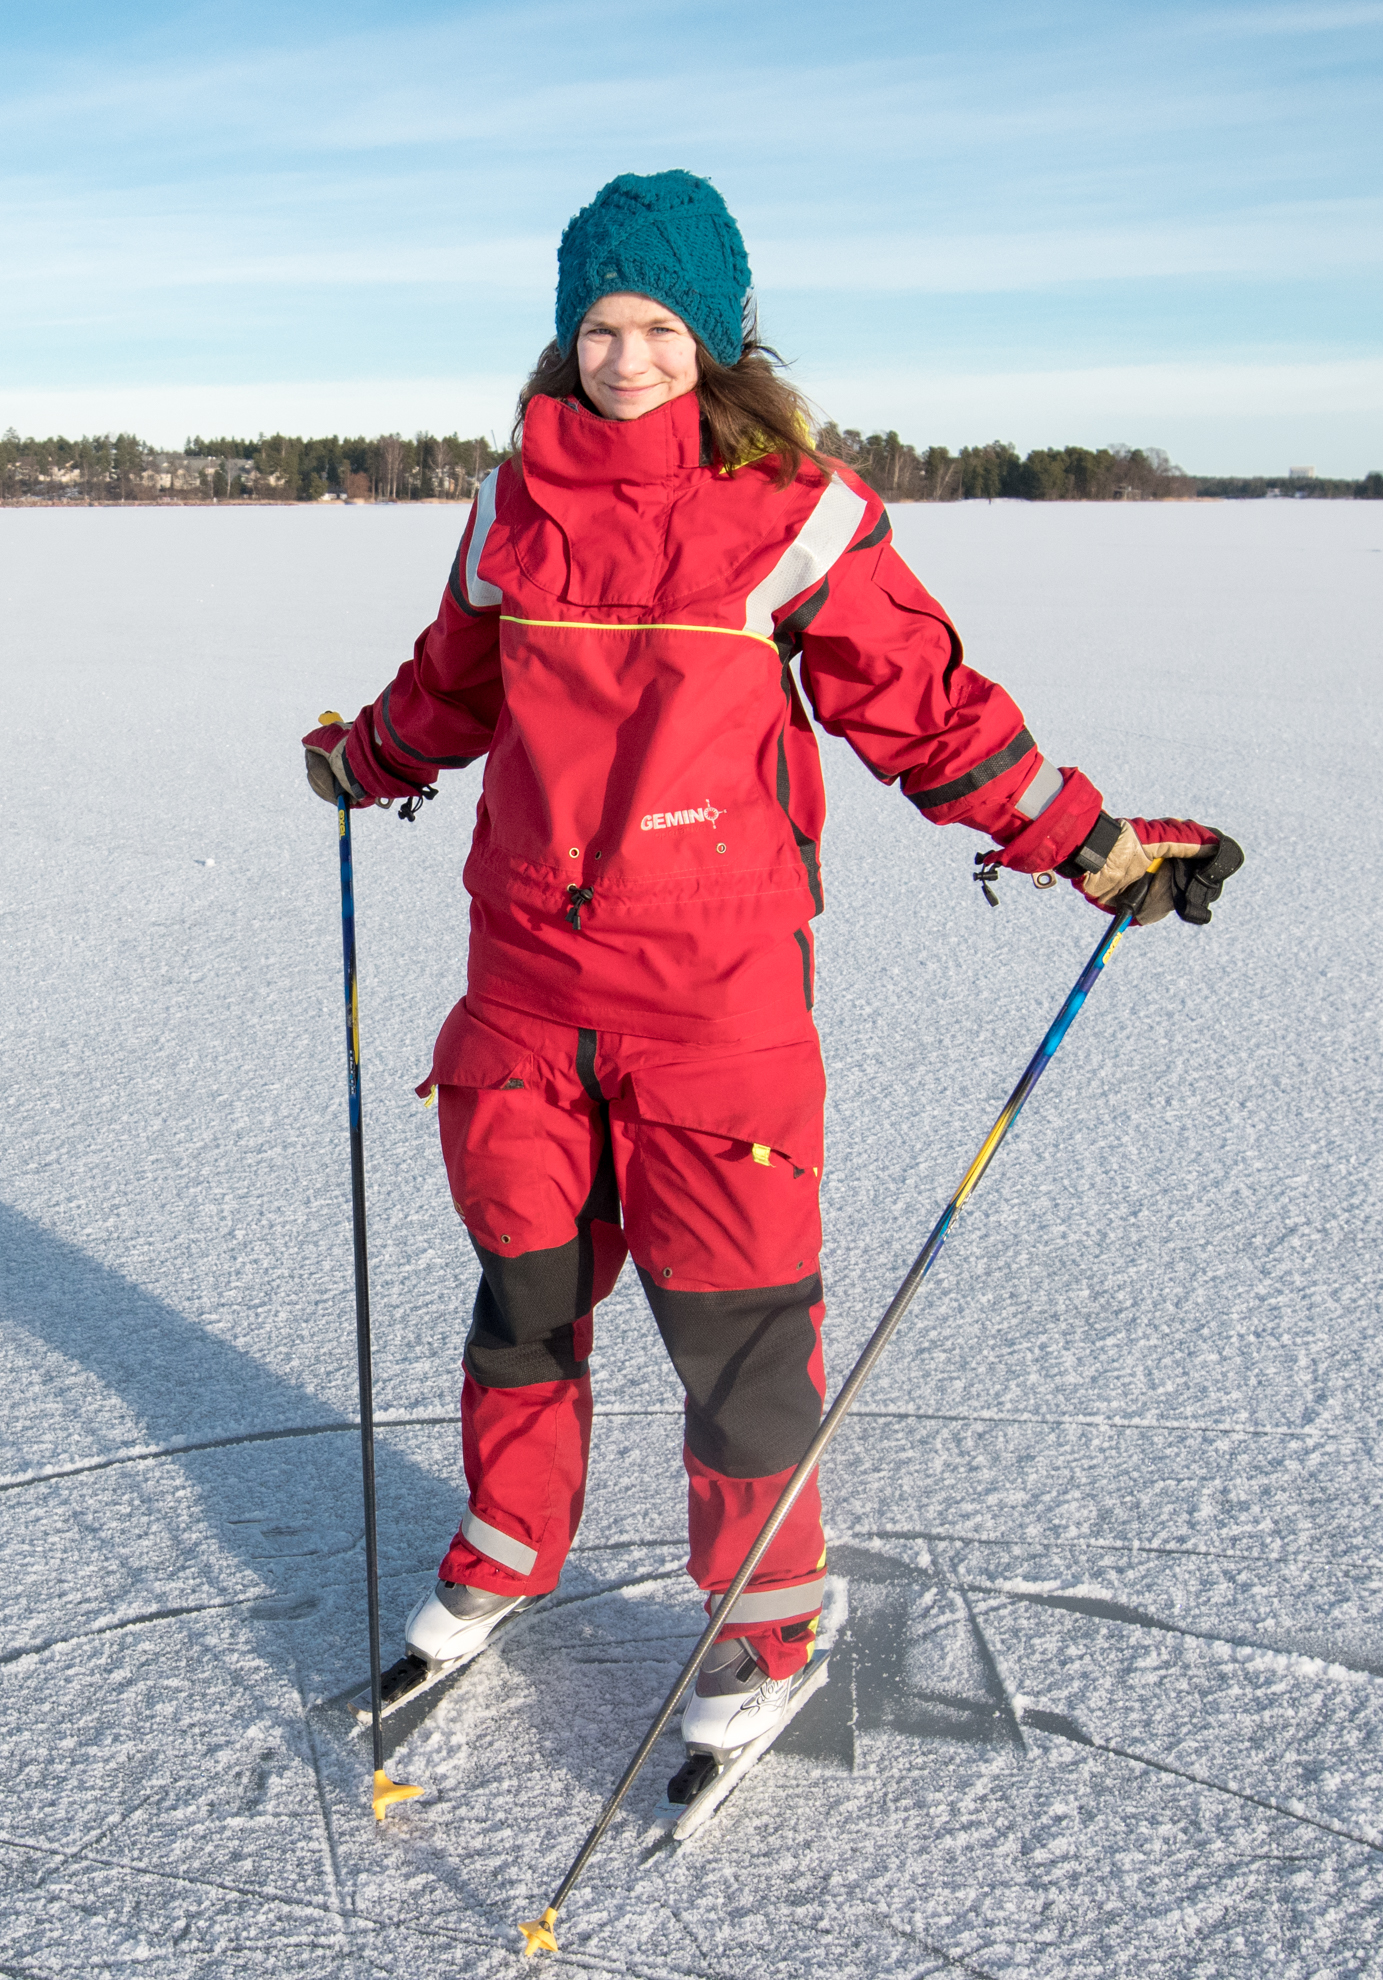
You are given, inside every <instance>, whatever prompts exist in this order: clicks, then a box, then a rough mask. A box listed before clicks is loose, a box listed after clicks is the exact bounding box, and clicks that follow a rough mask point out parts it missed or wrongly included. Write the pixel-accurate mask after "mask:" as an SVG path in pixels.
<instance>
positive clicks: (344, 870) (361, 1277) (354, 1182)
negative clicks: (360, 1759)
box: [336, 794, 384, 1773]
mask: <svg viewBox="0 0 1383 1980" xmlns="http://www.w3.org/2000/svg"><path fill="white" fill-rule="evenodd" d="M336 821H337V834H338V840H339V844H340V850H341V948H342V960H343V962H344V965H345V983H346V1077H347V1087H348V1092H349V1095H350V1124H351V1232H352V1236H353V1238H354V1243H355V1359H356V1368H357V1371H358V1373H359V1377H360V1477H361V1483H362V1486H363V1489H364V1497H365V1581H366V1598H367V1605H368V1608H369V1616H370V1729H371V1732H372V1734H373V1736H374V1766H375V1772H376V1773H379V1772H380V1771H381V1769H382V1768H383V1766H384V1728H383V1726H382V1725H381V1723H380V1712H381V1709H382V1706H383V1696H382V1685H381V1678H380V1668H381V1665H380V1651H379V1548H378V1544H377V1541H376V1537H375V1396H374V1375H373V1371H372V1367H371V1358H370V1264H369V1257H368V1253H367V1249H366V1243H365V1134H364V1127H363V1123H362V1119H361V1107H360V987H359V983H358V981H357V978H356V968H355V875H354V869H353V867H352V864H351V813H350V806H349V804H348V803H347V801H346V798H345V796H344V794H343V795H341V796H338V798H337V800H336Z"/></svg>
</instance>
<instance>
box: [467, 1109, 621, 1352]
mask: <svg viewBox="0 0 1383 1980" xmlns="http://www.w3.org/2000/svg"><path fill="white" fill-rule="evenodd" d="M593 1219H598V1220H599V1221H600V1222H602V1223H607V1224H618V1223H619V1191H618V1189H617V1188H616V1186H615V1164H614V1158H613V1156H612V1155H611V1153H610V1136H609V1129H608V1125H607V1128H606V1135H605V1146H604V1148H603V1149H602V1150H601V1155H600V1161H599V1163H598V1164H597V1167H596V1172H595V1180H594V1181H593V1182H592V1184H591V1193H590V1195H589V1196H588V1197H587V1198H586V1201H585V1202H584V1203H583V1204H582V1206H581V1208H580V1210H579V1211H578V1212H577V1217H576V1236H575V1237H574V1238H572V1239H571V1240H570V1241H569V1242H568V1243H567V1244H556V1245H552V1246H550V1247H548V1248H547V1249H546V1250H543V1251H524V1252H521V1253H520V1254H519V1256H518V1257H517V1258H507V1257H506V1256H505V1255H504V1254H503V1252H496V1251H487V1250H486V1249H485V1246H484V1245H483V1244H478V1243H477V1242H476V1239H475V1237H474V1236H472V1238H471V1243H472V1244H473V1245H475V1254H476V1257H477V1258H478V1259H479V1260H480V1271H481V1279H480V1285H479V1288H478V1290H477V1292H476V1295H475V1311H474V1313H473V1315H472V1318H471V1330H470V1332H469V1334H468V1335H467V1336H466V1348H465V1363H466V1369H467V1372H468V1373H469V1374H471V1375H472V1376H474V1378H475V1380H476V1381H477V1382H482V1383H483V1384H484V1385H485V1387H486V1388H487V1389H526V1388H530V1387H531V1386H532V1384H533V1383H535V1382H562V1381H571V1380H573V1379H574V1378H575V1377H576V1376H578V1375H584V1374H585V1373H586V1371H587V1369H588V1368H589V1367H590V1363H589V1362H588V1361H578V1360H577V1358H576V1355H575V1352H574V1349H573V1343H572V1323H573V1321H576V1320H580V1319H582V1318H583V1317H584V1315H586V1314H587V1313H589V1312H590V1310H591V1297H592V1293H593V1291H594V1288H595V1250H594V1247H593V1245H592V1243H591V1222H592V1220H593Z"/></svg>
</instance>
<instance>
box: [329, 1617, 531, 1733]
mask: <svg viewBox="0 0 1383 1980" xmlns="http://www.w3.org/2000/svg"><path fill="white" fill-rule="evenodd" d="M536 1600H537V1597H536V1596H534V1595H492V1594H490V1593H489V1591H488V1590H486V1589H483V1588H467V1587H465V1586H464V1584H462V1583H461V1582H453V1581H439V1582H438V1583H437V1586H436V1587H435V1588H434V1589H433V1590H432V1592H431V1593H430V1594H428V1595H425V1596H424V1597H423V1599H422V1601H421V1602H419V1603H418V1604H417V1606H416V1608H415V1609H414V1610H413V1612H412V1614H411V1615H410V1616H409V1618H408V1622H407V1624H406V1625H405V1628H404V1642H405V1644H406V1646H407V1647H406V1649H405V1651H404V1654H403V1656H402V1657H400V1658H399V1660H398V1662H397V1663H395V1664H391V1665H390V1666H389V1669H388V1670H387V1671H385V1673H384V1676H383V1679H382V1683H381V1692H382V1697H381V1716H382V1717H385V1718H387V1717H388V1715H389V1714H390V1713H391V1712H395V1711H397V1710H398V1708H399V1706H400V1705H403V1704H406V1703H407V1702H408V1700H409V1699H411V1698H416V1697H417V1696H418V1695H419V1693H421V1692H424V1691H428V1690H430V1689H431V1687H432V1686H433V1685H434V1684H439V1683H440V1682H441V1680H442V1679H443V1678H445V1677H450V1675H451V1673H452V1672H453V1671H459V1670H460V1669H462V1667H463V1666H464V1665H466V1664H469V1663H470V1662H471V1661H472V1660H473V1659H474V1658H476V1657H478V1656H479V1655H480V1653H481V1651H482V1650H483V1649H484V1648H485V1645H486V1644H487V1643H488V1642H489V1640H490V1638H491V1637H492V1636H493V1635H494V1633H495V1631H496V1630H497V1629H499V1628H501V1627H502V1625H504V1624H505V1623H507V1622H508V1621H509V1619H510V1618H511V1617H512V1616H516V1615H517V1614H518V1613H519V1611H520V1610H522V1609H527V1608H529V1607H531V1605H532V1604H533V1603H534V1602H535V1601H536ZM351 1710H352V1712H354V1714H355V1716H356V1718H357V1719H359V1720H360V1722H361V1724H362V1725H368V1724H369V1723H370V1717H371V1707H370V1690H369V1686H368V1685H367V1686H366V1687H365V1689H364V1691H362V1692H359V1693H358V1694H357V1695H356V1696H355V1697H354V1698H352V1700H351Z"/></svg>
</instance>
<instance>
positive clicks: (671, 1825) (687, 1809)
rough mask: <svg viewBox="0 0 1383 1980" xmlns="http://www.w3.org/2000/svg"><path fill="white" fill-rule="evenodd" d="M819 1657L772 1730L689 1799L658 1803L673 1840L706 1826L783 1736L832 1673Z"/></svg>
mask: <svg viewBox="0 0 1383 1980" xmlns="http://www.w3.org/2000/svg"><path fill="white" fill-rule="evenodd" d="M816 1661H817V1663H818V1665H819V1668H817V1669H814V1670H813V1671H812V1673H811V1675H810V1676H809V1677H808V1679H807V1681H806V1683H805V1684H804V1685H803V1686H802V1688H801V1690H800V1691H799V1692H798V1694H797V1696H796V1697H795V1698H794V1699H793V1701H792V1704H791V1705H790V1706H789V1707H788V1709H787V1711H786V1712H785V1713H784V1715H783V1717H782V1718H781V1719H780V1720H779V1721H778V1724H777V1725H776V1726H775V1727H774V1728H773V1730H772V1732H766V1733H761V1734H760V1735H759V1737H758V1738H757V1739H751V1740H750V1742H749V1744H748V1745H747V1746H742V1747H741V1748H740V1750H739V1752H738V1753H737V1754H736V1755H735V1756H734V1758H733V1759H732V1760H727V1761H726V1762H725V1764H724V1766H723V1767H721V1768H720V1770H719V1771H718V1772H717V1773H716V1774H715V1775H714V1776H713V1777H712V1778H711V1780H710V1781H709V1782H708V1783H707V1784H706V1786H705V1787H704V1788H702V1790H701V1792H700V1794H698V1795H697V1796H696V1797H695V1798H694V1799H693V1800H691V1801H688V1802H675V1801H667V1800H663V1801H662V1802H660V1803H659V1805H658V1808H657V1809H656V1811H655V1820H657V1821H658V1822H659V1823H660V1824H661V1825H662V1826H663V1827H664V1828H665V1829H670V1830H671V1832H672V1839H673V1841H674V1842H679V1843H682V1842H686V1841H688V1840H689V1838H690V1837H692V1836H694V1835H695V1834H696V1832H697V1830H698V1829H700V1828H704V1826H705V1825H706V1823H707V1822H709V1821H710V1819H711V1817H712V1815H714V1814H715V1812H716V1810H717V1808H719V1806H720V1804H721V1802H722V1801H724V1799H725V1797H726V1796H727V1795H728V1794H732V1793H733V1792H734V1790H735V1789H736V1788H737V1787H738V1786H739V1784H740V1782H741V1781H742V1780H743V1779H744V1777H745V1775H746V1774H747V1773H748V1772H749V1770H750V1768H751V1767H752V1766H753V1765H754V1763H755V1761H757V1760H760V1759H762V1757H763V1755H764V1754H765V1753H767V1751H768V1749H769V1748H770V1746H772V1744H773V1742H774V1741H775V1740H776V1739H781V1737H782V1735H783V1734H784V1733H785V1732H786V1731H787V1729H788V1727H789V1726H790V1725H791V1724H792V1722H793V1720H794V1719H795V1718H796V1717H797V1714H798V1713H799V1712H800V1711H801V1710H802V1707H803V1706H804V1705H805V1704H806V1702H807V1700H808V1699H809V1698H811V1697H812V1696H813V1695H814V1693H816V1692H818V1691H820V1689H821V1687H822V1685H823V1684H825V1682H826V1679H827V1677H828V1676H829V1675H830V1663H831V1660H830V1657H829V1655H827V1656H824V1657H821V1658H819V1659H818V1660H816Z"/></svg>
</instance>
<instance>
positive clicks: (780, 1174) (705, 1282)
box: [420, 994, 826, 1677]
mask: <svg viewBox="0 0 1383 1980" xmlns="http://www.w3.org/2000/svg"><path fill="white" fill-rule="evenodd" d="M433 1082H435V1084H436V1085H437V1088H438V1100H439V1115H440V1121H441V1132H442V1149H443V1153H444V1155H445V1157H446V1164H447V1174H448V1177H449V1179H450V1182H451V1191H452V1197H453V1199H454V1201H455V1203H456V1208H457V1210H458V1212H459V1213H460V1215H461V1216H462V1217H463V1218H464V1220H465V1223H466V1228H467V1230H468V1231H469V1233H470V1236H471V1241H472V1243H473V1244H474V1246H475V1249H476V1252H477V1255H478V1256H479V1259H480V1264H481V1271H482V1276H481V1281H480V1288H479V1291H478V1292H477V1294H476V1302H475V1314H474V1319H473V1321H472V1325H471V1330H470V1334H469V1336H468V1338H467V1341H466V1351H465V1370H466V1374H465V1386H464V1390H463V1393H462V1398H461V1423H462V1445H463V1451H464V1457H465V1466H466V1481H467V1484H468V1485H469V1487H470V1503H469V1505H468V1507H467V1511H466V1515H465V1518H464V1519H463V1520H462V1523H461V1528H460V1530H459V1532H458V1533H457V1535H456V1538H455V1539H454V1540H453V1541H452V1544H451V1548H450V1550H449V1551H448V1553H447V1555H446V1558H445V1560H444V1561H443V1562H442V1565H441V1569H440V1573H441V1574H442V1576H443V1577H444V1579H446V1580H448V1581H459V1582H464V1583H466V1584H468V1585H469V1586H471V1587H475V1588H486V1589H491V1590H494V1591H496V1592H504V1593H510V1592H519V1591H526V1592H531V1593H533V1594H541V1593H545V1592H546V1591H547V1590H548V1589H551V1588H554V1587H556V1585H557V1580H558V1577H559V1575H560V1574H561V1571H562V1564H563V1562H564V1561H565V1559H566V1556H567V1551H568V1549H569V1548H570V1546H571V1543H572V1540H573V1539H574V1537H575V1534H576V1529H577V1525H578V1523H579V1521H580V1518H581V1509H582V1505H583V1502H584V1498H585V1490H586V1468H587V1459H588V1455H589V1450H590V1428H591V1385H590V1374H589V1370H588V1365H587V1357H588V1355H589V1354H590V1351H591V1342H592V1314H593V1309H594V1307H595V1306H596V1305H597V1303H598V1302H599V1301H600V1300H602V1299H604V1298H605V1297H606V1295H607V1294H608V1293H609V1292H610V1291H611V1290H612V1288H613V1286H614V1283H615V1280H616V1279H617V1278H618V1276H619V1272H620V1269H621V1267H622V1265H623V1263H624V1260H625V1257H626V1255H629V1256H632V1257H633V1260H634V1263H635V1266H636V1268H637V1270H638V1273H639V1277H640V1279H641V1280H642V1282H643V1286H644V1290H645V1292H646V1293H647V1295H648V1300H649V1304H650V1306H651V1307H652V1309H653V1316H654V1319H655V1320H656V1321H657V1324H658V1327H659V1330H660V1332H661V1333H662V1336H663V1340H664V1343H665V1345H666V1347H667V1349H668V1352H669V1354H670V1355H671V1357H672V1360H673V1363H674V1365H675V1367H676V1369H677V1372H678V1374H679V1376H680V1377H681V1380H682V1383H683V1386H684V1388H685V1390H686V1414H685V1442H684V1461H685V1464H686V1468H687V1475H688V1480H689V1493H688V1498H689V1514H688V1518H689V1528H690V1541H691V1551H690V1559H689V1561H688V1563H687V1565H688V1569H689V1571H690V1573H691V1574H692V1576H693V1577H694V1579H695V1580H696V1583H697V1585H698V1586H699V1587H700V1588H701V1589H702V1590H704V1591H705V1593H706V1595H707V1597H708V1604H707V1606H708V1609H709V1606H710V1604H709V1598H710V1597H711V1596H713V1595H716V1594H718V1593H723V1592H724V1590H725V1589H726V1588H727V1587H728V1586H729V1583H730V1581H731V1579H732V1577H733V1575H734V1573H735V1571H736V1569H737V1568H738V1567H739V1565H740V1562H741V1561H742V1560H743V1558H744V1556H745V1554H746V1553H747V1552H748V1550H749V1547H750V1545H751V1543H752V1542H753V1540H754V1538H755V1537H756V1535H757V1533H758V1531H759V1529H760V1527H761V1526H762V1525H763V1522H764V1520H765V1519H766V1517H767V1516H768V1513H769V1511H770V1510H771V1508H772V1506H773V1504H774V1502H775V1500H776V1499H777V1497H778V1494H779V1492H780V1491H781V1489H782V1487H783V1485H784V1484H785V1483H786V1481H787V1479H788V1477H789V1476H790V1475H791V1472H792V1471H793V1469H794V1467H795V1466H796V1464H797V1462H798V1460H799V1459H800V1457H801V1455H802V1453H803V1451H804V1450H805V1449H806V1447H807V1444H808V1443H809V1441H810V1439H811V1437H812V1435H813V1433H814V1431H815V1429H816V1427H817V1424H818V1423H819V1421H820V1418H821V1402H822V1397H823V1394H824V1391H825V1376H824V1371H823V1366H822V1355H821V1322H822V1316H823V1312H824V1308H823V1305H822V1299H821V1279H820V1272H819V1252H820V1246H821V1219H820V1212H819V1209H818V1192H819V1186H820V1175H821V1161H822V1105H823V1101H824V1097H825V1079H824V1075H823V1073H822V1069H821V1052H820V1047H819V1045H818V1042H817V1037H816V1033H815V1030H814V1029H813V1028H812V1026H811V1021H810V1019H809V1018H808V1017H807V1016H806V1015H805V1014H803V1015H802V1016H801V1017H799V1018H797V1019H796V1020H795V1029H794V1030H792V1031H791V1032H789V1034H788V1035H787V1036H786V1037H774V1038H772V1039H770V1040H767V1041H762V1042H757V1043H756V1041H754V1040H752V1039H751V1040H746V1041H745V1042H744V1043H742V1044H741V1045H739V1046H736V1047H734V1048H726V1047H723V1046H716V1047H705V1046H701V1047H698V1046H694V1045H681V1044H668V1043H665V1042H662V1041H659V1040H656V1039H648V1038H636V1037H628V1036H620V1035H616V1034H611V1033H608V1032H600V1033H597V1032H595V1031H586V1030H581V1031H578V1030H575V1029H573V1028H569V1027H566V1026H562V1025H556V1024H552V1023H549V1022H547V1021H546V1020H544V1019H541V1018H531V1017H528V1016H527V1015H525V1014H524V1013H522V1012H519V1011H514V1010H511V1009H508V1008H507V1007H504V1006H500V1005H496V1004H492V1003H489V1002H488V1001H485V1000H482V999H480V998H477V997H476V996H475V995H474V994H472V995H471V996H469V997H468V998H467V999H466V1001H465V1002H464V1003H462V1004H459V1005H458V1006H457V1007H456V1009H455V1010H454V1011H453V1012H452V1014H451V1016H450V1017H449V1018H448V1020H447V1022H446V1025H445V1026H444V1027H443V1030H442V1034H441V1037H440V1038H439V1039H438V1041H437V1050H436V1053H435V1055H434V1060H433V1071H432V1075H431V1079H430V1082H429V1083H433ZM420 1090H422V1091H426V1088H423V1089H420ZM825 1562H826V1555H825V1543H824V1541H823V1538H822V1533H821V1505H820V1499H819V1496H818V1493H817V1488H816V1481H815V1479H813V1480H812V1481H811V1482H810V1483H809V1485H808V1486H807V1488H806V1490H805V1491H804V1492H803V1493H802V1495H801V1497H800V1498H799V1499H798V1501H797V1504H796V1506H795V1507H794V1508H793V1511H792V1514H791V1516H790V1518H789V1519H788V1520H787V1522H786V1523H785V1525H784V1526H783V1528H782V1530H781V1532H780V1533H779V1534H778V1535H777V1537H776V1538H775V1540H774V1543H773V1545H772V1546H771V1547H770V1548H769V1550H768V1553H767V1554H766V1555H765V1557H764V1559H763V1561H762V1562H761V1563H760V1565H759V1568H758V1570H757V1571H756V1573H755V1575H754V1577H753V1579H752V1581H751V1582H750V1584H749V1587H748V1588H747V1589H746V1590H745V1592H744V1594H743V1595H742V1596H741V1598H740V1599H739V1601H738V1602H737V1603H736V1604H735V1608H734V1611H733V1613H732V1614H731V1615H730V1616H728V1617H727V1618H726V1633H727V1634H728V1635H734V1636H744V1637H747V1638H748V1639H749V1641H750V1642H751V1644H752V1645H753V1647H754V1649H755V1650H756V1652H757V1653H758V1655H759V1656H760V1658H761V1659H762V1661H763V1662H764V1664H765V1665H766V1667H767V1668H768V1671H769V1673H770V1675H772V1676H775V1677H781V1676H784V1675H786V1674H787V1673H788V1672H789V1671H792V1670H795V1669H797V1668H799V1667H800V1666H801V1665H802V1664H803V1663H804V1662H805V1661H806V1658H807V1655H808V1653H809V1650H810V1644H811V1637H812V1634H813V1632H814V1630H815V1624H816V1617H817V1615H818V1613H819V1611H820V1606H821V1596H822V1591H823V1588H824V1577H825Z"/></svg>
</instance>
